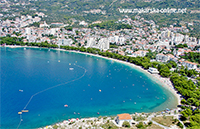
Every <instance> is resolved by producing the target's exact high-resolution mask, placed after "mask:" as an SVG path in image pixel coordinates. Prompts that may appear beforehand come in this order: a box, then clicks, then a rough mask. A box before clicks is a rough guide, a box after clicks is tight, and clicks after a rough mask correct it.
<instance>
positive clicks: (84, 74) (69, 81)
mask: <svg viewBox="0 0 200 129" xmlns="http://www.w3.org/2000/svg"><path fill="white" fill-rule="evenodd" d="M74 65H75V66H77V67H79V68H81V69H84V70H85V71H84V73H83V75H82V76H80V77H79V78H76V79H73V80H71V81H67V82H64V83H61V84H58V85H55V86H52V87H49V88H47V89H44V90H42V91H39V92H37V93H35V94H33V95H32V96H31V97H30V99H29V101H28V102H27V104H26V105H25V107H24V108H23V110H25V109H26V108H27V106H28V105H29V103H30V102H31V100H32V99H33V97H34V96H36V95H38V94H41V93H43V92H45V91H47V90H50V89H53V88H56V87H59V86H63V85H66V84H68V83H71V82H74V81H77V80H79V79H81V78H83V77H84V76H85V74H86V72H87V70H86V69H85V68H84V67H82V66H79V65H76V64H74ZM22 121H23V119H22V114H20V122H19V124H18V126H17V129H18V128H19V127H20V125H21V123H22Z"/></svg>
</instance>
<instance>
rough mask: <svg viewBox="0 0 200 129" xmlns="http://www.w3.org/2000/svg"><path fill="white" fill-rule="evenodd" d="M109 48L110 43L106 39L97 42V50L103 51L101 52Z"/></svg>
mask: <svg viewBox="0 0 200 129" xmlns="http://www.w3.org/2000/svg"><path fill="white" fill-rule="evenodd" d="M109 47H110V43H109V40H108V38H101V39H100V40H99V42H98V48H99V49H103V50H107V49H109Z"/></svg>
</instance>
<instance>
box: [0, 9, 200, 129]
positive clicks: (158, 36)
mask: <svg viewBox="0 0 200 129" xmlns="http://www.w3.org/2000/svg"><path fill="white" fill-rule="evenodd" d="M43 17H47V15H45V14H44V13H42V12H37V13H35V15H34V16H30V15H22V16H21V17H16V18H15V20H8V19H6V20H4V21H1V22H0V37H1V40H0V43H1V45H2V46H9V45H11V46H10V47H12V48H15V47H17V46H19V45H21V46H24V45H27V46H30V45H31V44H46V46H47V47H48V44H50V45H54V46H55V48H60V49H63V48H64V49H67V47H68V48H69V47H73V48H79V50H80V51H81V52H86V51H85V50H90V49H92V50H96V51H100V52H99V53H98V54H99V55H102V56H107V57H116V56H117V55H120V56H124V57H127V58H123V59H120V57H119V58H115V59H120V60H123V61H126V62H131V63H134V64H136V65H139V66H142V68H144V69H149V70H148V71H149V72H150V73H152V74H154V73H155V74H160V75H161V76H159V78H161V77H162V79H163V81H164V82H163V83H166V81H169V83H171V84H170V85H173V86H174V87H172V88H175V89H176V91H177V93H179V95H180V96H181V100H180V101H181V104H182V105H183V108H182V109H181V108H177V109H175V110H172V111H170V110H166V111H165V113H160V114H156V113H152V114H148V113H147V114H142V113H140V114H139V115H138V114H137V113H136V114H134V115H133V114H132V115H129V114H119V115H118V116H117V117H116V118H114V117H108V118H107V117H105V118H91V119H90V118H88V119H87V118H86V119H87V121H89V122H87V124H85V123H84V122H85V121H86V120H85V119H84V118H83V119H81V120H79V119H73V120H69V121H64V122H63V123H60V124H56V125H54V126H49V127H47V128H58V127H59V126H60V128H62V127H67V128H80V127H81V126H80V125H82V126H83V127H85V128H88V127H92V126H93V127H94V128H95V127H96V125H95V124H97V125H98V123H99V125H100V126H101V127H102V128H109V126H112V127H116V128H118V127H122V126H123V127H130V125H129V124H130V123H133V120H134V119H133V118H132V117H134V118H135V119H136V117H135V116H137V117H141V116H142V118H143V123H144V124H145V125H151V124H152V123H151V122H152V119H153V117H154V116H156V115H158V116H160V117H161V116H162V118H163V119H164V117H166V116H168V117H171V116H173V117H174V119H173V120H172V121H173V122H174V123H177V124H179V125H178V126H179V127H180V128H185V127H186V126H185V125H184V123H183V122H182V121H181V120H180V119H181V118H180V117H181V116H179V115H180V113H179V112H181V114H182V117H183V118H185V119H186V122H187V120H188V119H190V118H188V116H189V115H192V114H191V113H190V114H189V113H188V112H195V111H196V112H199V109H198V108H199V105H200V101H199V88H198V87H199V86H200V84H199V75H200V74H199V72H200V59H199V53H200V39H198V38H197V37H191V36H189V35H187V34H188V33H189V32H190V30H191V29H193V28H192V26H193V23H183V25H177V24H176V23H174V24H172V25H170V26H168V27H161V28H160V27H159V26H158V25H156V24H155V22H154V21H153V20H150V21H148V20H145V19H144V18H142V17H141V16H135V17H134V18H130V17H128V16H125V17H124V18H122V19H119V20H117V21H115V22H114V23H113V24H121V25H128V26H131V28H129V27H128V28H126V27H125V28H121V29H117V30H107V29H102V28H100V27H99V26H100V25H101V23H103V22H102V21H96V22H93V23H92V25H93V26H92V27H91V25H89V23H87V22H86V21H78V20H76V19H73V22H78V24H79V26H80V27H72V25H70V24H64V23H61V22H59V23H58V22H57V23H51V24H47V23H46V21H44V20H42V19H43ZM6 38H16V39H21V42H20V43H23V44H18V43H17V42H16V43H13V42H11V43H9V42H6V41H8V40H6ZM33 46H34V45H33ZM36 46H37V45H36ZM46 46H44V47H46ZM81 49H83V51H82V50H81ZM67 50H70V49H67ZM101 52H102V53H101ZM103 52H105V53H106V54H107V55H104V53H103ZM88 53H93V52H88ZM110 53H112V54H114V56H112V55H111V56H110V55H109V54H110ZM93 54H94V53H93ZM138 57H139V58H138ZM145 57H148V59H150V61H149V60H148V59H146V58H145ZM190 57H192V58H190ZM196 58H197V59H196ZM141 62H143V63H141ZM149 62H151V65H149V64H148V63H149ZM159 63H160V65H159ZM154 66H155V67H154ZM152 67H154V68H152ZM166 67H167V68H166ZM165 68H166V69H169V70H166V69H165ZM157 69H158V71H157ZM169 72H174V74H171V73H170V74H169ZM177 73H178V74H177ZM170 75H171V77H170ZM180 75H181V76H180ZM155 76H156V75H155ZM182 76H184V77H186V78H184V77H182ZM168 77H170V79H169V78H168ZM167 78H168V80H166V79H167ZM164 79H165V80H164ZM178 79H179V80H181V79H182V82H178V81H177V80H178ZM183 82H185V84H188V86H192V88H190V89H189V91H193V90H195V88H194V87H195V86H196V91H194V94H195V95H194V94H192V93H191V94H188V93H186V92H187V91H186V90H185V89H187V90H188V88H187V86H185V87H181V88H183V89H184V88H185V89H184V90H182V89H181V88H179V87H178V86H180V85H181V84H180V83H183ZM191 82H192V83H191ZM182 105H180V106H182ZM188 105H190V106H192V109H190V106H188ZM188 107H189V108H188ZM177 113H179V114H177ZM163 114H164V115H163ZM184 114H186V115H184ZM124 116H125V118H124ZM193 116H194V117H198V116H199V114H196V116H195V113H194V115H193ZM194 117H193V118H194ZM127 118H128V119H127ZM120 120H122V121H123V122H124V121H128V122H129V124H128V125H127V126H126V125H125V124H124V123H123V122H120ZM144 120H147V121H146V123H145V121H144ZM190 120H191V119H190ZM99 121H101V122H99ZM110 121H112V124H114V125H109V124H110ZM193 121H195V120H193ZM186 122H185V123H186ZM195 122H196V121H195ZM74 123H75V124H74ZM76 123H78V126H75V125H76ZM94 123H95V124H94ZM118 123H120V124H118ZM143 123H142V124H141V123H140V120H138V121H137V122H135V121H134V125H133V126H134V127H137V128H139V125H141V127H140V128H142V127H144V125H143ZM93 124H94V125H93ZM102 124H103V125H102ZM153 124H154V126H159V127H161V128H168V127H167V126H164V125H163V124H160V123H159V122H156V120H155V119H154V121H153ZM182 124H183V125H182ZM193 124H194V123H193ZM135 125H137V126H135ZM55 126H56V127H55ZM192 126H198V124H196V123H195V124H194V125H192ZM170 127H171V126H170ZM81 128H82V127H81ZM171 128H173V127H171ZM175 128H176V127H175Z"/></svg>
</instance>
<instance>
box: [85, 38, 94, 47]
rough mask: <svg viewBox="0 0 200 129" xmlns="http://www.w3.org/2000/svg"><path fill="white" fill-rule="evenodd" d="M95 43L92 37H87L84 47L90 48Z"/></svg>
mask: <svg viewBox="0 0 200 129" xmlns="http://www.w3.org/2000/svg"><path fill="white" fill-rule="evenodd" d="M95 43H96V41H95V38H94V37H89V38H88V39H87V45H86V47H92V46H94V44H95Z"/></svg>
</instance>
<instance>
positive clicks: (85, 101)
mask: <svg viewBox="0 0 200 129" xmlns="http://www.w3.org/2000/svg"><path fill="white" fill-rule="evenodd" d="M0 50H1V51H0V60H1V63H0V73H1V76H0V115H1V116H0V128H1V129H12V128H13V129H16V128H24V129H32V128H39V127H45V126H46V125H52V124H55V123H57V122H62V121H63V120H68V119H71V118H86V117H100V116H116V115H117V114H121V113H130V114H132V113H136V112H137V113H141V112H156V111H162V110H165V109H166V108H169V109H171V108H175V107H176V105H177V99H176V97H175V96H174V95H173V94H172V93H171V92H170V91H169V90H167V89H165V88H164V87H163V85H162V84H161V83H160V82H159V81H158V80H156V79H155V78H153V77H152V76H150V75H148V74H147V73H145V72H142V71H141V70H139V69H137V68H134V67H131V66H130V65H126V64H124V63H119V62H117V61H113V60H110V59H105V58H101V57H97V56H91V55H87V54H82V53H75V52H68V51H60V50H54V49H47V48H8V47H1V48H0ZM64 105H67V106H64ZM22 110H26V111H28V112H22ZM18 112H22V114H21V115H20V114H18Z"/></svg>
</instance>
